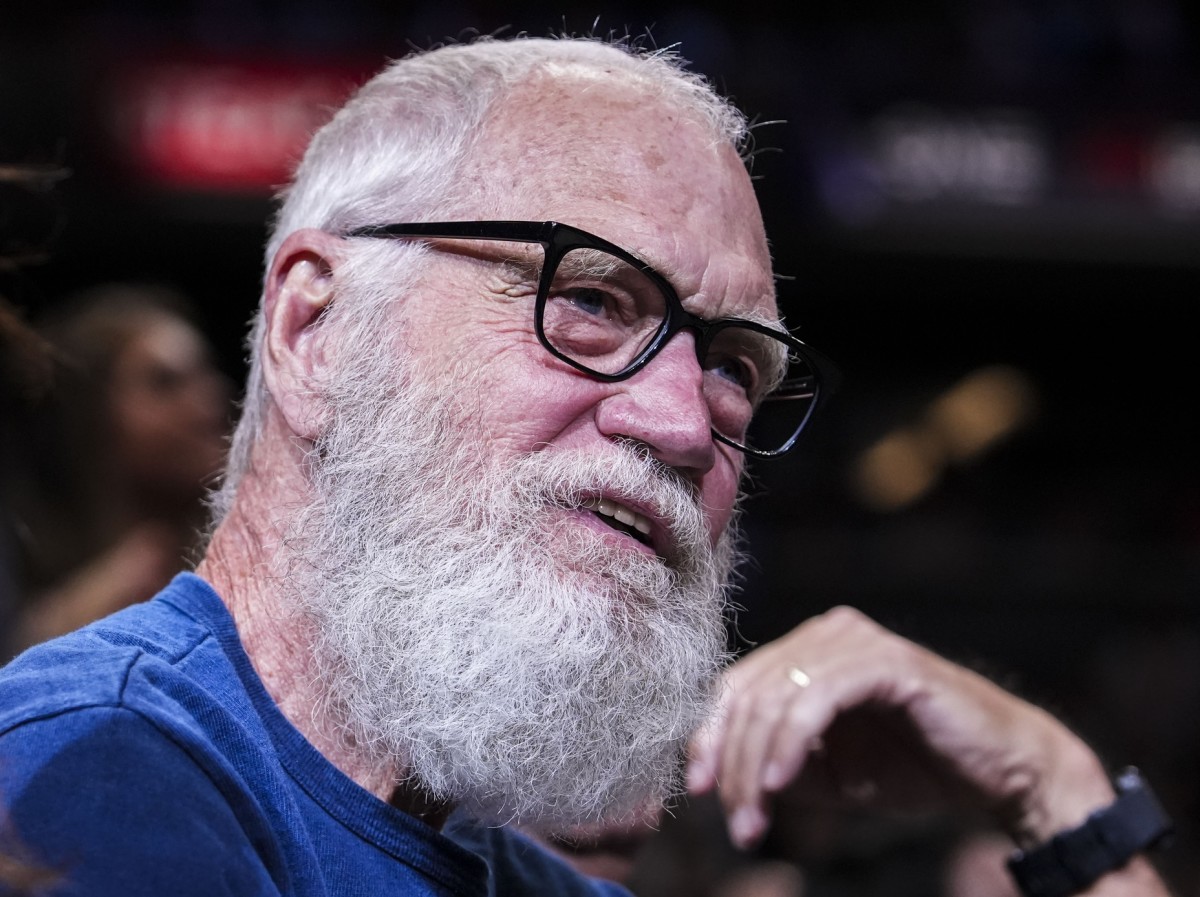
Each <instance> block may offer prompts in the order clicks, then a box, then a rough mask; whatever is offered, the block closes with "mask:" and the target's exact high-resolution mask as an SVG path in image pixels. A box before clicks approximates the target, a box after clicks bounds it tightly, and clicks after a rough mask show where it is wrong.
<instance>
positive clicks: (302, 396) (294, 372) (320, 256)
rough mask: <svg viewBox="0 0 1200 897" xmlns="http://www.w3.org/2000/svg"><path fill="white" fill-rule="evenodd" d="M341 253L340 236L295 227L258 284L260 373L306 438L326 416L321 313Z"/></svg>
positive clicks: (326, 357)
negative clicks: (262, 318)
mask: <svg viewBox="0 0 1200 897" xmlns="http://www.w3.org/2000/svg"><path fill="white" fill-rule="evenodd" d="M342 254H343V244H342V241H341V240H340V239H339V238H338V237H335V236H333V235H332V234H328V233H325V232H324V231H319V230H314V229H305V230H299V231H295V232H294V233H291V234H289V235H288V237H287V239H286V240H284V241H283V245H281V246H280V247H279V251H278V252H277V253H275V257H274V258H273V259H272V260H271V267H270V269H269V270H268V271H267V277H266V281H265V286H264V290H263V312H264V315H265V316H266V334H265V339H264V345H263V377H264V379H265V380H266V385H267V389H268V390H269V391H270V393H271V400H272V402H273V403H274V405H275V407H276V408H277V409H279V413H280V414H281V415H282V416H283V419H284V421H285V422H286V423H287V426H288V427H289V428H290V429H291V431H292V432H293V433H295V434H296V435H297V436H300V437H303V438H304V439H309V440H312V439H315V438H316V437H317V435H318V434H319V433H320V432H321V430H322V428H323V426H324V424H325V420H326V413H327V409H326V407H325V400H324V398H323V397H322V394H321V389H320V387H321V384H322V383H324V382H325V374H326V369H327V366H328V365H329V363H330V362H331V361H332V355H331V353H330V352H329V351H328V347H327V345H326V333H325V328H324V327H323V325H322V316H323V314H324V312H325V310H326V309H327V308H328V307H329V306H330V304H331V303H332V302H333V299H334V294H335V289H334V281H335V278H334V272H335V270H336V269H337V265H338V263H339V262H340V261H341V259H342Z"/></svg>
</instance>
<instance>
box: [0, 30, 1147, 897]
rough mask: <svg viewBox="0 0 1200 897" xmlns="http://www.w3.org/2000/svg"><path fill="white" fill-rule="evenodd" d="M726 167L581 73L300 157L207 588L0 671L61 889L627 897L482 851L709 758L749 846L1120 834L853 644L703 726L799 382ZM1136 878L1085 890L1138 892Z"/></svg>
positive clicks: (485, 78) (190, 588) (900, 666)
mask: <svg viewBox="0 0 1200 897" xmlns="http://www.w3.org/2000/svg"><path fill="white" fill-rule="evenodd" d="M744 136H745V122H744V120H743V119H742V117H741V116H740V115H739V114H738V113H737V112H736V111H735V110H733V109H732V108H730V107H729V106H728V105H727V104H726V103H725V102H724V101H722V100H721V99H719V98H718V97H716V96H715V95H714V94H713V93H712V92H711V91H710V90H709V88H708V87H707V86H706V85H705V84H704V83H703V82H702V81H700V79H698V78H696V77H694V76H692V75H690V74H687V73H685V72H684V71H682V70H681V69H680V68H679V67H678V65H677V64H676V63H675V62H674V61H672V59H671V58H670V57H669V56H666V55H653V54H651V55H647V54H639V53H635V52H630V51H628V50H626V49H623V48H618V47H613V46H609V45H605V44H602V43H599V42H592V41H574V40H559V41H542V40H516V41H507V42H501V41H482V42H479V43H476V44H473V45H470V46H456V47H449V48H444V49H441V50H437V51H434V52H429V53H425V54H419V55H416V56H413V57H411V58H409V59H406V60H403V61H401V62H399V63H396V64H394V65H392V66H390V67H389V68H388V69H387V70H385V71H384V72H382V73H381V74H380V75H378V76H377V77H376V78H375V79H374V80H372V81H371V82H370V83H369V84H367V85H366V86H365V87H364V88H363V89H362V90H361V91H360V92H359V93H358V94H357V95H356V96H355V97H354V98H353V99H352V100H351V101H350V102H349V103H348V104H347V105H346V107H345V108H344V109H342V110H341V111H340V112H339V113H338V115H337V116H336V117H335V118H334V119H333V120H332V122H331V123H330V124H329V125H328V126H326V127H325V128H324V129H323V130H322V131H321V132H320V133H318V134H317V135H316V137H315V138H314V140H313V141H312V144H311V146H310V147H309V149H308V152H307V154H306V155H305V157H304V160H303V162H302V164H301V165H300V167H299V170H298V172H297V174H296V178H295V182H294V184H293V185H292V187H291V189H290V190H289V191H288V194H287V197H286V200H285V202H284V203H283V206H282V210H281V212H280V215H279V219H278V222H277V224H276V227H275V230H274V234H273V236H272V238H271V240H270V243H269V246H268V248H267V257H266V262H267V266H266V274H265V285H264V290H263V301H262V309H261V313H260V315H259V317H258V319H257V322H256V325H255V328H254V335H253V337H252V341H251V345H252V353H253V355H252V370H251V374H250V381H249V385H248V389H247V398H246V407H245V412H244V415H243V419H242V421H241V423H240V427H239V429H238V432H237V435H236V438H235V442H234V446H233V450H232V454H231V461H230V468H229V471H228V473H227V477H226V481H225V484H224V488H223V490H222V492H221V493H220V495H219V496H218V499H217V502H216V520H217V525H216V527H215V530H214V532H213V534H212V538H211V541H210V543H209V546H208V549H207V552H206V554H205V556H204V558H203V559H202V560H201V562H200V563H199V565H198V567H197V568H196V570H195V572H194V573H185V574H181V575H180V576H179V577H178V578H177V579H176V580H175V581H174V583H173V584H172V585H171V586H170V587H169V588H168V589H166V590H165V591H164V592H163V593H162V594H161V595H159V596H158V597H157V598H156V599H155V600H153V601H151V602H149V603H148V604H146V605H142V606H138V607H136V608H133V609H131V610H129V611H126V612H123V613H121V614H118V615H116V616H114V617H112V618H109V619H108V620H105V621H102V622H100V623H98V624H95V625H93V626H90V627H88V628H87V629H84V630H82V631H80V632H78V633H76V634H73V635H71V636H67V637H64V638H62V639H60V640H57V641H55V642H50V643H47V644H45V645H43V646H41V647H39V648H36V649H34V650H32V651H31V652H28V653H27V654H25V655H24V656H22V657H21V658H19V659H18V660H17V661H15V662H14V663H13V664H12V665H11V666H10V667H9V668H8V669H7V671H6V672H5V674H4V676H3V685H2V686H0V687H2V691H0V697H2V702H0V707H2V710H0V733H3V735H2V738H0V752H2V755H3V764H2V768H0V788H2V789H3V794H4V795H5V797H6V799H7V800H8V803H9V806H10V809H11V814H12V816H13V821H14V824H15V826H16V829H17V831H18V833H19V834H20V836H21V837H23V838H24V840H25V841H26V842H27V843H28V844H29V845H30V846H31V847H32V849H33V850H34V851H36V853H37V855H38V857H39V859H40V860H41V861H42V862H44V863H46V864H48V865H50V866H51V867H53V868H54V869H56V870H58V872H59V873H60V875H61V877H62V879H63V882H64V885H63V888H64V890H63V892H64V893H88V894H91V893H113V894H117V893H119V894H143V893H144V894H191V893H195V894H204V895H212V894H221V893H230V894H268V893H286V894H327V893H328V894H339V895H346V894H367V893H371V894H384V893H387V894H487V893H496V894H539V895H545V894H584V893H602V892H605V893H606V892H611V891H614V890H619V889H617V888H616V886H615V885H612V884H609V883H603V882H599V881H589V880H587V879H585V878H582V877H580V876H579V875H577V873H575V872H574V871H573V870H572V869H571V868H570V867H569V866H567V865H566V864H564V863H562V862H561V861H559V860H558V859H557V858H555V857H553V856H552V855H551V854H549V853H546V852H544V851H543V850H542V849H541V848H540V847H538V846H536V845H535V843H534V842H533V841H531V840H528V839H527V838H526V837H525V836H524V835H522V834H519V833H516V832H514V831H512V830H511V828H506V827H504V826H505V824H506V823H520V824H522V826H525V827H528V828H530V829H532V830H538V829H540V830H543V831H555V830H560V829H562V828H565V827H568V826H571V825H574V824H578V823H581V822H596V821H599V820H604V819H608V818H615V817H619V816H621V815H622V814H626V813H628V812H630V811H633V810H636V809H637V808H639V807H644V806H646V805H647V804H656V803H658V802H661V801H662V800H663V799H664V798H665V797H667V796H669V795H670V793H671V791H672V787H673V784H672V783H673V782H674V781H676V780H677V779H678V773H679V770H680V761H681V758H682V756H683V752H684V748H685V746H686V745H687V744H688V742H689V739H691V738H692V736H693V735H694V733H695V732H696V731H697V729H698V728H699V727H701V724H702V723H704V721H705V720H708V721H709V722H708V724H707V725H706V726H704V727H703V728H702V734H700V735H699V736H697V737H696V738H695V739H694V740H693V741H692V752H691V759H690V765H689V767H688V770H687V779H688V784H689V787H691V788H692V789H693V790H695V791H697V792H703V791H706V790H709V789H711V788H714V787H719V789H720V792H721V795H722V801H723V803H724V805H725V807H726V809H727V811H728V813H729V825H730V833H731V836H732V837H733V839H734V840H735V842H736V843H738V844H740V845H750V844H753V843H754V842H755V841H756V840H757V839H758V838H759V837H761V835H762V834H763V833H764V832H765V830H766V828H767V826H768V824H769V817H768V813H769V809H770V806H771V801H770V798H771V796H772V795H773V794H775V793H778V792H780V791H782V790H784V789H788V790H789V791H790V792H792V793H796V792H803V791H806V790H813V791H814V792H818V791H821V792H827V793H828V792H830V789H832V792H833V793H834V794H835V795H837V794H841V793H842V792H846V791H848V790H849V791H853V790H854V789H860V788H861V787H862V786H863V785H864V784H866V785H869V787H870V788H871V789H877V791H878V794H877V799H878V800H879V801H880V802H883V801H884V800H887V799H889V798H890V797H891V796H893V794H894V792H893V791H892V786H893V785H894V784H897V783H899V784H903V785H906V786H908V787H907V791H909V792H912V791H914V790H917V789H918V788H919V789H920V790H921V791H922V796H926V795H928V794H944V793H947V792H949V791H953V793H954V794H955V795H957V796H958V797H959V799H961V800H962V801H964V802H966V803H968V804H969V805H972V806H975V807H984V808H986V809H988V810H990V811H992V812H993V813H994V815H995V817H996V820H997V822H998V823H999V824H1001V825H1003V826H1005V827H1007V829H1008V830H1009V831H1010V832H1011V833H1012V835H1013V836H1014V838H1015V839H1016V842H1017V844H1018V845H1019V846H1021V847H1023V848H1031V849H1033V850H1031V855H1032V856H1033V857H1034V859H1036V858H1037V857H1038V856H1041V854H1039V853H1038V851H1037V850H1036V849H1035V848H1036V847H1037V845H1039V844H1041V843H1042V842H1043V841H1045V840H1046V839H1048V838H1049V837H1050V836H1052V835H1054V834H1055V833H1056V832H1060V831H1063V830H1069V829H1073V828H1074V827H1077V826H1080V824H1081V823H1083V821H1084V820H1085V818H1087V817H1088V815H1089V813H1092V812H1093V811H1095V810H1097V809H1102V813H1104V812H1108V813H1110V814H1111V813H1114V812H1116V811H1119V810H1120V808H1121V807H1122V806H1124V804H1122V803H1121V801H1122V800H1123V799H1124V794H1122V797H1121V798H1118V799H1117V800H1116V801H1114V790H1113V787H1112V786H1111V785H1110V784H1109V782H1108V780H1107V778H1106V777H1105V775H1104V774H1103V771H1102V769H1101V766H1100V763H1099V762H1098V761H1097V759H1096V758H1095V757H1094V755H1093V754H1092V753H1091V752H1090V751H1089V750H1088V749H1087V748H1086V747H1085V746H1084V745H1083V744H1081V743H1080V742H1079V741H1078V740H1077V739H1076V738H1075V737H1074V736H1073V735H1072V734H1071V733H1070V732H1068V731H1067V730H1066V729H1065V728H1064V727H1062V726H1061V725H1059V724H1058V723H1057V722H1055V721H1054V720H1053V719H1051V718H1050V717H1048V716H1046V715H1045V714H1043V713H1041V712H1040V711H1038V710H1036V709H1034V708H1032V707H1030V706H1028V705H1026V704H1024V703H1022V702H1021V701H1019V700H1017V699H1016V698H1013V697H1011V696H1009V695H1007V694H1005V693H1004V692H1002V691H1000V690H999V689H997V688H995V687H994V686H992V685H991V684H990V683H987V682H985V681H984V680H982V679H979V678H977V677H975V676H973V675H972V674H970V673H968V672H966V671H964V670H962V669H959V668H957V667H954V666H953V665H951V664H949V663H947V662H945V661H943V660H941V659H939V658H936V657H934V656H932V655H929V654H928V653H926V652H924V651H922V650H921V649H919V648H917V647H916V646H914V645H911V644H909V643H907V642H905V641H903V640H901V639H899V638H897V637H895V636H892V635H890V634H888V633H886V632H884V631H882V630H880V629H879V628H878V627H876V626H875V625H874V624H872V623H871V622H870V621H868V620H865V619H864V618H862V617H861V615H858V614H856V613H855V612H853V611H849V610H840V611H836V612H833V613H830V614H828V615H826V616H824V617H822V618H819V619H817V620H814V621H812V622H810V623H809V624H806V625H804V626H802V627H801V628H799V629H798V630H796V631H795V632H793V633H791V634H790V635H788V636H787V637H785V638H784V639H782V640H780V641H779V642H777V643H775V644H772V645H770V646H767V647H765V648H763V649H761V650H759V651H757V652H755V653H753V654H752V655H751V656H749V657H748V658H747V659H745V660H744V661H742V662H740V663H738V664H736V665H735V666H733V667H732V670H731V672H729V673H728V676H727V678H725V679H724V687H723V688H718V687H717V686H718V685H719V684H720V683H721V681H722V679H721V665H722V662H723V660H724V658H723V656H722V646H723V644H724V628H723V607H724V598H725V591H726V588H727V583H728V580H729V576H730V572H731V568H732V566H733V564H734V563H735V560H736V558H735V555H736V551H735V545H736V537H735V535H734V533H733V519H734V517H735V513H736V503H737V495H738V484H739V481H740V478H741V476H742V472H743V468H744V465H745V461H746V457H747V455H754V454H760V455H761V454H774V453H778V452H780V451H783V450H785V449H787V448H788V447H790V445H791V443H792V442H793V441H794V439H795V437H796V435H797V434H798V433H799V431H800V428H801V427H802V426H803V425H804V424H805V422H806V421H807V419H808V416H809V415H810V413H811V412H812V411H813V409H814V408H815V407H816V405H817V404H818V403H819V400H820V398H821V394H822V390H823V389H824V388H825V387H826V384H827V380H826V378H825V374H824V370H823V369H824V365H823V363H822V362H821V361H820V359H819V357H818V356H816V355H815V354H813V353H811V352H809V351H808V350H807V349H806V348H805V347H804V346H803V345H802V344H801V343H799V342H798V341H796V340H794V339H793V338H791V337H790V336H788V335H787V333H786V331H785V330H784V329H783V327H782V325H781V324H780V322H779V320H778V316H777V311H776V308H775V302H774V296H773V289H772V274H771V261H770V257H769V253H768V248H767V241H766V237H765V234H764V232H763V226H762V222H761V219H760V215H759V212H758V208H757V205H756V202H755V197H754V193H753V191H752V189H751V184H750V180H749V178H748V176H747V173H746V171H745V169H744V167H743V165H742V161H741V159H740V157H739V147H740V146H741V145H742V141H743V138H744ZM555 222H564V223H555ZM717 694H720V696H721V702H722V703H721V704H720V707H719V708H716V709H714V707H713V706H711V699H712V698H714V696H716V695H717ZM855 708H881V715H886V716H887V717H888V719H889V720H890V722H891V723H898V724H900V726H901V728H902V731H903V733H904V738H903V741H900V740H898V739H894V738H892V737H891V736H889V737H887V738H883V737H880V736H879V735H878V734H877V732H876V734H874V735H869V736H868V737H867V738H865V739H860V738H856V737H854V732H855V728H856V727H855V726H853V725H846V724H845V723H846V722H847V720H846V719H843V718H844V717H850V718H851V719H850V720H848V721H849V722H853V721H854V720H853V718H854V717H856V716H857V715H859V713H860V711H855ZM861 712H866V711H861ZM860 722H861V720H860ZM867 722H868V723H869V720H868V721H867ZM868 729H870V726H868ZM872 731H875V730H872ZM878 731H882V730H878ZM889 731H890V730H889ZM822 739H824V741H822ZM900 744H903V745H904V749H903V750H901V749H900V747H899V745H900ZM835 760H836V761H837V762H836V763H835V762H834V761H835ZM914 765H915V767H916V768H920V769H921V770H923V771H924V773H925V775H924V777H923V778H921V779H916V778H914V777H913V776H912V775H911V774H910V770H911V769H912V768H914ZM802 769H803V770H804V774H803V775H802V774H801V770H802ZM835 771H836V772H837V774H838V775H837V776H833V775H832V773H833V772H835ZM850 785H852V786H854V787H853V788H849V787H848V786H850ZM1135 791H1136V793H1137V795H1140V796H1144V795H1145V792H1144V790H1142V788H1141V786H1138V787H1137V788H1136V789H1135ZM873 793H874V792H873ZM851 796H853V795H851ZM859 796H861V794H860V795H859ZM895 796H896V797H897V798H907V797H911V796H912V795H911V794H907V793H906V794H899V793H895ZM1103 808H1107V809H1103ZM1089 824H1090V823H1089ZM1085 828H1086V826H1085ZM1142 846H1143V844H1142V843H1137V844H1135V845H1132V846H1129V847H1128V849H1126V848H1122V849H1121V850H1118V851H1117V852H1116V855H1115V856H1114V857H1112V858H1108V859H1106V860H1105V861H1104V862H1102V863H1101V864H1100V865H1099V867H1097V869H1095V870H1093V871H1092V873H1090V878H1089V879H1088V880H1087V881H1081V882H1078V885H1079V887H1078V888H1077V890H1078V891H1079V892H1080V893H1083V890H1082V889H1083V888H1085V887H1087V886H1089V885H1091V886H1092V889H1091V890H1089V891H1087V893H1089V894H1095V895H1100V894H1114V895H1115V894H1121V895H1130V894H1139V895H1155V894H1162V893H1165V891H1164V890H1163V889H1162V886H1161V884H1160V883H1159V881H1158V879H1157V878H1156V877H1155V875H1154V873H1153V871H1152V870H1151V867H1150V865H1149V863H1148V862H1147V861H1146V860H1145V859H1143V858H1142V857H1141V856H1140V855H1136V856H1133V858H1132V860H1131V859H1130V856H1131V855H1132V854H1134V853H1135V852H1136V851H1137V850H1138V849H1139V848H1140V847H1142ZM1127 861H1128V862H1127ZM1093 881H1094V884H1092V882H1093ZM1034 886H1036V884H1035V885H1034ZM1031 893H1033V892H1032V891H1031ZM1037 893H1050V891H1045V892H1041V891H1039V892H1037Z"/></svg>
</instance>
